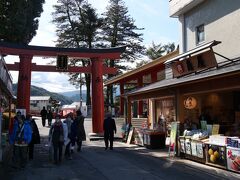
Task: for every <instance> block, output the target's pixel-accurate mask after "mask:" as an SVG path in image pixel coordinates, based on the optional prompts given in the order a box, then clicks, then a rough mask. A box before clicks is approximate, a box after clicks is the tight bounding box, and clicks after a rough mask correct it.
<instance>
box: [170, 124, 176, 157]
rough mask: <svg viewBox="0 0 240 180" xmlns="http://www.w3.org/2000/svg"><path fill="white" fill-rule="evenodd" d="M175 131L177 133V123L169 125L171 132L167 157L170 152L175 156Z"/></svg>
mask: <svg viewBox="0 0 240 180" xmlns="http://www.w3.org/2000/svg"><path fill="white" fill-rule="evenodd" d="M177 131H178V122H172V123H171V132H170V142H169V150H168V152H169V156H170V152H171V151H173V153H174V154H175V151H176V138H177Z"/></svg>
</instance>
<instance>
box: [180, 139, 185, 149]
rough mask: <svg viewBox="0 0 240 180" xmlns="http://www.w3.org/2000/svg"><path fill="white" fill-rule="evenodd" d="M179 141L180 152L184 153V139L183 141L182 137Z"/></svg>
mask: <svg viewBox="0 0 240 180" xmlns="http://www.w3.org/2000/svg"><path fill="white" fill-rule="evenodd" d="M179 141H180V152H182V153H185V139H184V137H183V138H180V139H179Z"/></svg>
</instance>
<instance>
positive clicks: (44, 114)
mask: <svg viewBox="0 0 240 180" xmlns="http://www.w3.org/2000/svg"><path fill="white" fill-rule="evenodd" d="M40 115H41V117H42V126H43V127H45V125H46V119H47V120H48V126H51V125H52V119H53V113H52V111H51V109H49V110H46V108H45V106H43V109H42V110H41V112H40Z"/></svg>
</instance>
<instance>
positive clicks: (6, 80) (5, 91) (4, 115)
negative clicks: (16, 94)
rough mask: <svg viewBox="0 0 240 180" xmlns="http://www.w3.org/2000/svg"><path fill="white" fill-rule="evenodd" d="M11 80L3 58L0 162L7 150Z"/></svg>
mask: <svg viewBox="0 0 240 180" xmlns="http://www.w3.org/2000/svg"><path fill="white" fill-rule="evenodd" d="M12 99H13V95H12V79H11V76H10V74H9V72H8V70H7V67H6V64H5V62H4V60H3V58H1V59H0V162H1V161H2V160H3V159H4V152H5V151H6V150H7V148H6V146H7V137H8V129H9V122H10V121H9V120H10V118H9V117H11V102H12Z"/></svg>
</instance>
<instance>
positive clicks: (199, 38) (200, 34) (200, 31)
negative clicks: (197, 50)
mask: <svg viewBox="0 0 240 180" xmlns="http://www.w3.org/2000/svg"><path fill="white" fill-rule="evenodd" d="M204 40H205V33H204V24H202V25H200V26H198V27H197V28H196V44H199V43H201V42H203V41H204Z"/></svg>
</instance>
